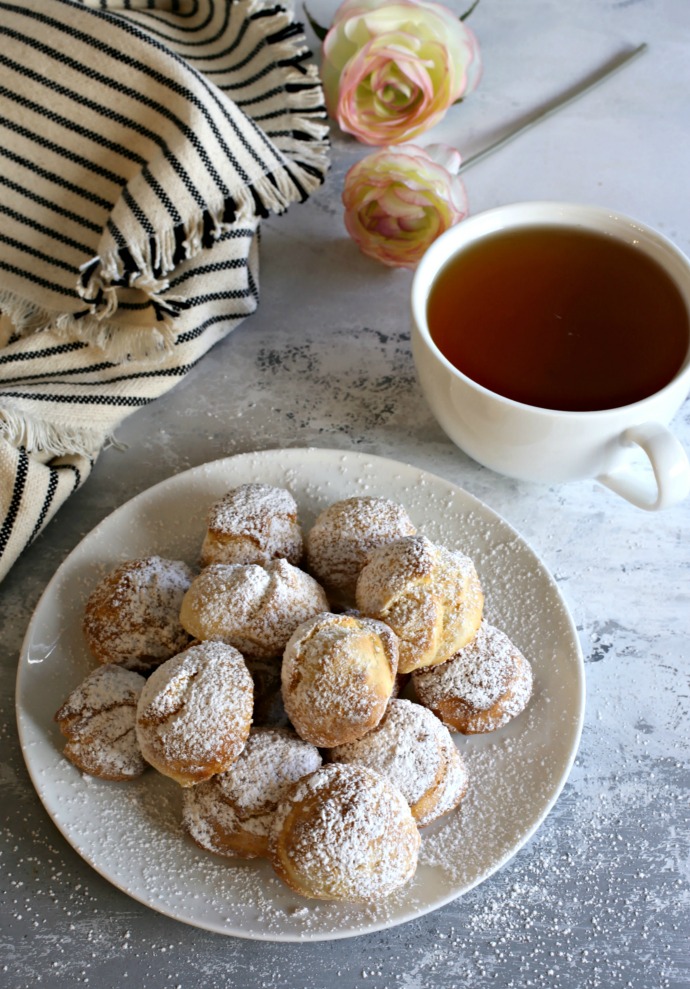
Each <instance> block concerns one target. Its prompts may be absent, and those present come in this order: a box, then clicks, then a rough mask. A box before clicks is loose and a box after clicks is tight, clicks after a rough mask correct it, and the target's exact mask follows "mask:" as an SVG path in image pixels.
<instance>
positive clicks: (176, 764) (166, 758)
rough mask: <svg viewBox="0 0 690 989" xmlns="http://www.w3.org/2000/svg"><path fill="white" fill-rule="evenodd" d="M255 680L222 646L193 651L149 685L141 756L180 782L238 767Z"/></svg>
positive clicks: (141, 712)
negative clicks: (237, 759)
mask: <svg viewBox="0 0 690 989" xmlns="http://www.w3.org/2000/svg"><path fill="white" fill-rule="evenodd" d="M252 696H253V685H252V678H251V676H250V674H249V671H248V669H247V667H246V665H245V663H244V660H243V658H242V656H241V654H240V653H239V652H238V651H237V650H236V649H234V648H233V647H232V646H228V645H225V644H224V643H221V642H205V643H203V644H202V645H199V646H191V647H190V648H189V649H187V650H186V651H185V652H183V653H181V654H180V655H179V656H175V657H174V658H173V659H170V660H168V661H167V662H166V663H164V664H163V665H162V666H159V667H158V669H157V670H155V671H154V673H153V674H152V675H151V677H150V678H149V680H147V682H146V684H145V686H144V689H143V690H142V693H141V697H140V699H139V706H138V709H137V735H138V738H139V744H140V746H141V750H142V753H143V754H144V757H145V758H146V760H147V761H148V762H150V763H151V764H152V765H154V766H155V767H156V768H157V769H159V770H160V771H161V772H163V773H165V774H167V775H171V776H173V777H174V778H179V779H180V781H181V782H185V783H187V782H193V781H196V780H202V779H207V778H208V777H209V776H212V775H213V774H214V773H217V772H221V771H222V770H223V769H226V768H227V767H228V766H229V765H231V764H232V762H234V760H235V759H236V758H237V756H238V755H239V754H240V752H241V751H242V749H243V747H244V744H245V742H246V740H247V736H248V735H249V728H250V723H251V710H252Z"/></svg>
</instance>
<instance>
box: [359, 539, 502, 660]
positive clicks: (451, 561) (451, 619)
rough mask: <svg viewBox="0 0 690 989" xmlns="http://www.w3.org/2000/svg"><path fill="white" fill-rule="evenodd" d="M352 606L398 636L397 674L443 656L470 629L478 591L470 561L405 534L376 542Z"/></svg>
mask: <svg viewBox="0 0 690 989" xmlns="http://www.w3.org/2000/svg"><path fill="white" fill-rule="evenodd" d="M357 607H358V608H359V610H360V611H361V612H362V613H363V614H365V615H370V616H371V617H372V618H378V619H380V620H381V621H384V622H386V623H387V624H388V625H390V626H391V628H392V629H394V631H395V632H396V634H397V635H398V637H399V639H400V663H399V670H400V672H401V673H409V672H411V671H412V670H416V669H418V668H419V667H423V666H433V665H435V664H436V663H443V662H445V660H447V659H449V658H450V657H451V656H452V655H453V654H454V653H455V652H457V651H458V649H461V648H462V647H463V646H464V645H466V644H467V643H468V642H469V641H470V639H472V637H473V636H474V635H475V634H476V631H477V629H478V628H479V623H480V621H481V618H482V611H483V607H484V595H483V593H482V589H481V585H480V583H479V577H478V576H477V571H476V570H475V568H474V564H473V563H472V560H470V558H469V557H468V556H465V555H464V554H463V553H459V552H457V551H453V550H449V549H447V548H446V547H445V546H440V545H436V544H435V543H432V542H430V540H428V539H427V538H426V537H425V536H409V537H406V538H404V539H399V540H397V541H396V542H393V543H388V544H387V545H385V546H381V547H380V548H379V549H376V550H374V552H373V553H372V554H371V556H370V557H369V562H368V563H367V565H366V566H365V567H364V569H363V570H362V572H361V574H360V575H359V580H358V581H357Z"/></svg>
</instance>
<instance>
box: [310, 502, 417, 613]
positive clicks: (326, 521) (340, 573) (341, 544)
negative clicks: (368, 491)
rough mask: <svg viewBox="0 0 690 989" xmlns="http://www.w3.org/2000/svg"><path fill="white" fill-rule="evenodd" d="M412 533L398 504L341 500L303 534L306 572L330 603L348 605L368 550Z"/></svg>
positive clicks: (352, 596)
mask: <svg viewBox="0 0 690 989" xmlns="http://www.w3.org/2000/svg"><path fill="white" fill-rule="evenodd" d="M416 531H417V530H416V529H415V526H414V524H413V523H412V520H411V519H410V517H409V516H408V514H407V512H406V511H405V509H404V508H403V507H402V505H398V504H396V503H395V502H394V501H390V499H388V498H374V497H365V496H362V497H353V498H345V499H343V500H342V501H337V502H334V503H333V504H332V505H329V506H328V508H325V509H324V510H323V511H322V512H321V513H320V514H319V515H318V516H317V518H316V521H315V522H314V525H313V526H312V528H311V529H310V530H309V532H308V533H307V538H306V540H305V550H306V558H307V569H308V570H309V571H310V573H313V574H314V576H315V577H316V579H317V580H318V581H319V583H320V584H321V585H322V586H323V587H324V588H325V589H326V593H327V594H328V596H329V599H330V600H332V601H333V602H334V603H338V604H349V603H351V602H353V601H354V598H355V587H356V585H357V578H358V576H359V574H360V571H361V569H362V567H363V566H364V564H365V563H366V562H367V559H368V557H369V553H370V552H371V550H372V549H375V548H376V547H377V546H381V545H383V544H384V543H389V542H392V541H393V540H395V539H399V538H400V537H401V536H412V535H414V534H415V532H416Z"/></svg>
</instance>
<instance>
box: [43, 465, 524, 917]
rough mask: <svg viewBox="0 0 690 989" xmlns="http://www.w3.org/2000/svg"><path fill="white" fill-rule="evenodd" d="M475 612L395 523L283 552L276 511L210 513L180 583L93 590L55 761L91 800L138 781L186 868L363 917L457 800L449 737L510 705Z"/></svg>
mask: <svg viewBox="0 0 690 989" xmlns="http://www.w3.org/2000/svg"><path fill="white" fill-rule="evenodd" d="M483 608H484V596H483V593H482V589H481V586H480V581H479V577H478V575H477V571H476V569H475V566H474V564H473V562H472V560H471V559H470V558H469V557H467V556H465V555H464V554H463V553H461V552H458V551H456V550H451V549H448V548H446V547H445V546H442V545H438V544H435V543H433V542H431V541H430V540H429V539H427V538H426V537H425V536H424V535H421V534H420V533H418V532H417V530H416V528H415V526H414V524H413V523H412V521H411V519H410V518H409V516H408V514H407V512H406V511H405V509H404V508H403V507H402V506H401V505H398V504H396V503H395V502H393V501H390V500H389V499H386V498H377V497H353V498H347V499H345V500H342V501H338V502H336V503H334V504H331V505H329V506H328V507H327V508H325V509H324V511H322V512H321V514H320V515H319V516H318V518H317V519H316V521H315V522H314V524H313V526H312V527H311V529H310V530H309V531H308V532H306V535H303V532H302V527H301V525H300V521H299V518H298V509H297V504H296V502H295V500H294V498H293V497H292V495H291V494H290V492H289V491H287V490H285V489H283V488H277V487H273V486H270V485H268V484H259V483H255V484H244V485H241V486H240V487H236V488H234V489H232V490H231V491H228V493H227V494H226V495H225V496H224V497H223V498H222V499H221V500H220V501H218V502H217V503H216V504H214V505H213V506H212V507H211V509H210V511H209V513H208V519H207V528H206V533H205V537H204V540H203V544H202V546H201V547H200V554H199V566H198V568H195V569H193V568H191V567H190V566H189V565H188V564H187V563H184V562H182V561H179V560H168V559H162V558H161V557H158V556H150V557H147V558H144V559H136V560H129V561H127V562H125V563H123V564H121V565H120V566H118V567H117V568H116V569H114V570H113V571H112V572H110V573H108V574H107V575H106V576H105V577H104V578H103V579H102V580H101V581H100V582H99V584H98V585H97V586H96V587H95V588H94V590H93V592H92V593H91V595H90V597H89V598H88V600H87V603H86V607H85V613H84V621H83V629H84V635H85V638H86V642H87V644H88V647H89V650H90V652H91V653H92V655H93V656H94V658H95V659H96V660H98V663H99V666H98V667H97V668H96V669H95V670H94V671H93V672H92V673H90V674H89V676H87V677H86V679H85V680H84V681H83V682H82V683H81V684H80V685H79V686H78V687H77V688H76V689H75V690H74V691H73V692H72V693H71V694H70V696H69V697H68V698H67V700H66V701H65V703H64V704H63V705H62V706H61V708H60V709H59V711H58V712H57V714H56V716H55V718H56V721H57V722H58V724H59V726H60V729H61V731H62V733H63V735H64V736H65V738H66V745H65V749H64V753H65V755H66V757H67V758H68V759H69V760H71V762H73V763H74V765H75V766H77V767H78V768H79V769H80V770H81V771H82V772H84V773H87V774H89V775H92V776H96V777H99V778H101V779H105V780H122V781H124V780H131V779H134V778H136V777H138V776H140V775H141V774H142V773H143V772H144V771H145V770H146V769H147V768H148V767H150V766H152V767H153V768H154V769H155V770H157V771H158V772H159V773H163V774H164V775H165V776H168V777H170V778H171V779H173V780H175V781H176V782H177V783H178V784H179V785H180V786H181V787H182V788H183V790H182V793H183V810H182V826H183V829H184V831H185V832H186V833H187V835H188V836H189V837H190V838H191V839H192V840H193V841H194V842H195V843H196V844H197V845H199V846H200V847H201V848H203V849H205V850H207V851H209V852H212V853H214V854H216V855H220V856H240V857H243V858H253V857H256V856H261V857H264V858H267V859H268V860H269V861H270V862H271V863H272V865H273V868H274V869H275V872H276V873H277V875H278V876H280V878H281V879H282V880H284V882H285V883H287V884H288V886H289V887H291V889H293V890H295V891H296V892H297V893H300V894H302V895H303V896H306V897H315V898H318V899H326V900H342V901H348V902H362V903H371V902H373V901H376V900H379V899H382V898H383V897H385V896H387V895H388V894H389V893H391V892H392V891H393V890H395V889H397V888H398V887H400V886H402V885H404V884H405V883H407V882H408V881H409V880H410V879H411V878H412V876H413V875H414V872H415V869H416V867H417V858H418V853H419V846H420V834H419V829H420V828H423V827H426V826H428V825H429V824H431V823H432V822H433V821H436V820H438V818H439V817H441V816H442V815H444V814H447V813H448V812H449V811H451V810H453V809H454V808H455V807H457V806H458V805H459V804H460V802H461V801H462V799H463V797H464V796H465V793H466V792H467V788H468V774H467V769H466V766H465V763H464V760H463V758H462V756H461V754H460V752H459V750H458V748H457V747H456V745H455V743H454V741H453V738H452V735H451V733H455V732H460V733H463V734H472V733H477V732H488V731H494V730H495V729H497V728H499V727H501V726H502V725H504V724H506V722H508V721H509V720H510V719H511V718H514V717H515V716H516V715H518V714H519V713H520V712H521V711H522V710H523V708H524V707H525V705H526V704H527V702H528V700H529V698H530V694H531V691H532V671H531V667H530V664H529V662H528V661H527V660H526V659H525V657H524V656H523V655H522V654H521V653H520V652H519V650H518V649H516V647H515V646H514V645H513V644H512V642H511V641H510V640H509V639H508V637H507V636H506V635H505V634H504V633H503V632H501V631H500V630H499V629H497V628H494V627H493V626H492V625H489V624H488V623H487V622H486V620H485V619H483V617H482V614H483Z"/></svg>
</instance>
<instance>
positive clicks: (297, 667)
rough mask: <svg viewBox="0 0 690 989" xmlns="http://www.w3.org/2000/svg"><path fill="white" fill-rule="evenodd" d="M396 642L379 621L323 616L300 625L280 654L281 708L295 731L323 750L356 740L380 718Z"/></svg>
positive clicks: (392, 681) (395, 661)
mask: <svg viewBox="0 0 690 989" xmlns="http://www.w3.org/2000/svg"><path fill="white" fill-rule="evenodd" d="M397 666H398V639H397V636H396V635H395V633H394V632H393V631H392V630H391V629H390V628H389V627H388V626H387V625H385V624H384V623H383V622H379V621H376V620H375V619H371V618H364V617H360V616H357V615H351V614H339V615H335V614H331V613H329V612H326V613H325V614H321V615H317V616H316V617H315V618H312V619H310V620H309V621H307V622H304V623H303V624H302V625H300V626H299V628H297V629H296V630H295V632H294V633H293V635H292V637H291V638H290V641H289V642H288V644H287V646H286V648H285V652H284V654H283V664H282V671H281V678H282V694H283V704H284V707H285V711H286V713H287V716H288V718H289V719H290V721H291V722H292V724H293V725H294V727H295V730H296V731H297V733H298V734H299V735H300V736H301V737H302V738H305V739H307V741H309V742H312V743H313V744H314V745H318V746H320V747H324V748H331V747H332V746H334V745H342V744H343V743H345V742H351V741H354V740H355V739H356V738H361V736H362V735H364V734H366V732H368V731H370V730H371V729H372V728H373V727H374V726H375V725H377V724H378V722H379V721H380V720H381V718H382V717H383V714H384V712H385V710H386V705H387V703H388V700H389V699H390V697H391V694H392V693H393V689H394V687H395V676H396V671H397Z"/></svg>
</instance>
